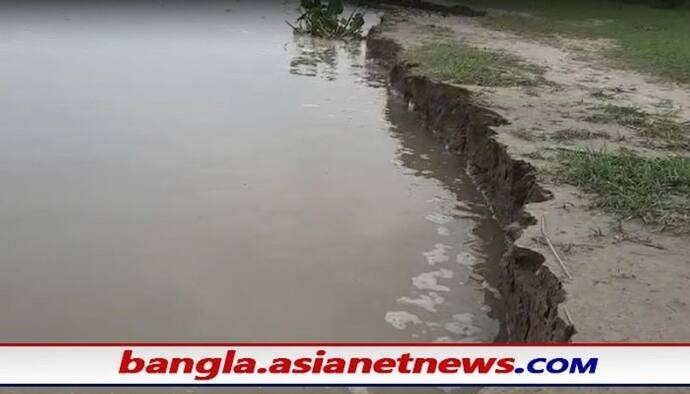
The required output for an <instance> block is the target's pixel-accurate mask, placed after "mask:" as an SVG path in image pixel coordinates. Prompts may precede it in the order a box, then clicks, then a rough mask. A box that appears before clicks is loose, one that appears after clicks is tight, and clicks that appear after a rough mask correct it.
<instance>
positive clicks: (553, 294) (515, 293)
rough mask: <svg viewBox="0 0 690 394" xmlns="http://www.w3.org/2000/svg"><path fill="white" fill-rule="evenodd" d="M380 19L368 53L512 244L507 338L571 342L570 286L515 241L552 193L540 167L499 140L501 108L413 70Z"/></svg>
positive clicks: (504, 266)
mask: <svg viewBox="0 0 690 394" xmlns="http://www.w3.org/2000/svg"><path fill="white" fill-rule="evenodd" d="M380 29H381V27H380V26H375V27H374V28H372V29H371V31H370V32H369V35H368V38H367V48H368V49H367V50H368V55H369V56H370V57H371V58H374V59H377V60H378V61H380V62H381V63H383V64H385V65H386V66H387V67H388V68H389V69H390V84H391V88H392V89H393V90H394V91H395V92H396V93H398V94H400V95H401V96H402V97H403V98H404V99H405V101H407V102H408V105H409V106H410V108H413V109H414V111H415V112H417V113H418V114H419V116H420V117H421V118H422V120H423V121H424V123H425V125H426V127H427V129H428V131H429V132H431V133H433V134H434V135H435V136H436V138H438V140H439V141H440V143H442V144H444V146H445V147H446V148H447V149H448V150H449V151H450V152H452V153H455V154H457V155H460V156H462V157H463V158H464V159H465V160H466V163H467V169H468V172H469V173H470V175H472V177H473V178H474V180H475V182H476V183H477V185H478V187H479V188H480V190H481V191H482V193H483V194H484V196H485V197H486V200H487V203H488V204H489V206H490V208H491V209H492V210H493V212H494V214H495V217H496V219H497V220H498V221H499V222H500V224H501V225H502V226H503V228H504V231H505V235H506V238H507V240H508V242H509V248H508V251H507V252H506V254H505V255H504V256H503V258H502V260H501V263H500V275H499V283H497V284H496V285H497V287H498V288H499V290H500V292H501V296H502V298H503V303H504V308H505V311H506V312H505V317H504V318H505V324H506V332H507V338H506V339H507V340H508V341H527V342H566V341H569V340H570V338H571V337H572V335H573V334H574V332H575V329H574V327H573V325H572V323H571V322H570V321H569V320H568V319H567V318H566V316H565V314H564V313H563V311H562V310H561V308H560V307H559V305H560V304H561V303H562V302H563V301H564V300H565V291H564V290H563V288H562V284H561V282H560V280H559V279H558V277H557V276H556V275H554V274H553V272H551V270H550V269H549V268H548V267H547V266H545V265H544V261H545V259H544V256H542V255H541V254H539V253H537V252H536V251H533V250H531V249H527V248H524V247H520V246H518V245H516V244H515V240H516V239H518V238H519V237H520V235H521V234H522V229H523V228H524V227H526V226H529V225H533V224H535V223H536V220H535V218H534V217H532V216H531V215H530V214H529V213H527V212H525V210H524V207H525V204H527V203H529V202H538V201H544V200H546V199H549V198H550V197H551V196H550V193H549V192H548V191H546V190H544V189H543V188H541V187H540V186H539V185H538V184H537V182H536V176H535V171H534V168H533V167H532V166H531V165H530V164H528V163H526V162H524V161H522V160H515V159H513V158H511V157H510V155H509V154H508V153H507V150H506V147H505V146H504V145H502V144H500V143H498V142H497V141H496V140H495V138H494V136H495V132H494V131H493V130H492V127H493V126H498V125H501V124H504V123H505V120H504V119H503V118H502V117H501V116H500V115H498V114H497V113H495V112H493V111H490V110H488V109H485V108H482V107H481V106H479V105H477V104H476V103H474V102H473V101H472V98H471V96H470V92H469V91H467V90H466V89H463V88H461V87H459V86H454V85H450V84H446V83H443V82H437V81H433V80H430V79H428V78H426V77H422V76H418V75H414V74H413V73H412V72H410V68H409V66H408V65H407V64H405V63H404V62H403V61H401V60H400V59H399V55H400V53H401V47H400V45H399V44H397V43H396V42H395V41H393V40H391V39H389V38H387V37H383V36H382V34H381V32H380Z"/></svg>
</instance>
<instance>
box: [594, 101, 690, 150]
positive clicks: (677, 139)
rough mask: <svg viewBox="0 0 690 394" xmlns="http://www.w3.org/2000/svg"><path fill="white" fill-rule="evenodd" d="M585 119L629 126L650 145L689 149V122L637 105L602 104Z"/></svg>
mask: <svg viewBox="0 0 690 394" xmlns="http://www.w3.org/2000/svg"><path fill="white" fill-rule="evenodd" d="M596 110H597V112H596V113H595V114H592V115H589V116H588V117H586V118H585V120H587V121H590V122H595V123H618V124H620V125H623V126H627V127H630V128H632V129H634V130H635V131H637V133H638V134H639V135H640V136H642V137H645V138H647V139H648V142H649V144H650V145H652V146H658V147H662V148H667V149H690V124H688V123H678V122H676V121H675V120H673V119H672V118H671V117H669V116H665V115H653V114H650V113H648V112H645V111H642V110H641V109H639V108H637V107H632V106H619V105H612V104H608V105H604V106H601V107H598V108H596Z"/></svg>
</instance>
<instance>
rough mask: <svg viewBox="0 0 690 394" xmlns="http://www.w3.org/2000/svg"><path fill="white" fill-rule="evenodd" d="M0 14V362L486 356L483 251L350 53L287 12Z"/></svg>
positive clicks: (449, 182) (474, 228) (45, 7)
mask: <svg viewBox="0 0 690 394" xmlns="http://www.w3.org/2000/svg"><path fill="white" fill-rule="evenodd" d="M2 8H3V9H2V11H1V12H0V58H1V59H2V61H0V81H1V86H2V89H1V90H0V137H1V140H2V143H0V185H2V193H0V263H1V265H0V270H1V271H0V313H1V314H2V328H1V329H0V340H1V341H70V340H71V341H93V340H156V341H164V340H178V341H179V340H186V341H203V340H214V341H217V340H222V341H312V342H313V341H491V340H493V339H494V338H495V337H496V335H497V333H498V331H499V323H498V321H497V320H496V319H495V316H494V315H495V314H494V313H492V311H491V307H490V306H489V304H491V302H489V301H487V300H489V299H490V298H491V296H490V293H491V292H490V291H489V290H491V289H490V287H489V288H488V290H487V287H488V286H487V282H483V281H482V279H481V277H480V276H479V275H484V276H488V277H490V276H491V269H490V267H491V265H492V264H495V263H496V261H497V259H498V257H499V256H500V254H501V252H502V248H503V245H502V241H501V237H500V231H499V230H498V228H497V227H496V225H495V224H494V222H493V221H492V220H491V219H490V215H489V212H488V211H487V210H486V209H485V208H484V207H483V205H482V199H481V197H480V195H479V193H478V192H477V191H476V190H475V188H474V187H473V185H472V183H471V182H470V180H469V179H468V177H467V176H466V175H465V174H464V172H463V171H462V169H463V163H462V161H461V160H460V159H459V158H457V157H454V156H452V155H449V154H447V153H445V152H444V151H443V148H442V147H441V146H439V145H438V144H437V142H436V141H434V140H433V138H431V137H430V136H428V135H427V134H425V133H424V132H423V131H422V129H421V126H420V125H419V123H418V122H417V119H416V117H415V115H414V114H413V113H411V112H408V110H407V108H406V107H405V106H404V105H403V104H402V103H401V102H399V100H397V99H396V98H395V97H394V96H393V95H391V94H389V92H388V90H387V89H386V86H385V77H384V75H385V73H384V72H383V71H382V70H380V69H378V68H377V67H376V66H375V65H374V64H373V63H372V62H371V61H369V60H368V59H367V58H366V47H365V44H364V43H362V42H350V43H345V42H329V41H323V40H315V39H312V38H309V37H297V36H293V34H292V32H291V31H290V29H289V27H288V26H287V25H286V24H285V23H284V21H285V20H292V19H294V18H295V16H296V10H295V8H296V7H295V4H294V3H277V2H276V3H275V4H274V3H271V5H268V4H263V3H256V2H251V1H245V2H242V1H235V0H233V1H225V2H203V3H202V2H191V1H189V2H182V1H180V2H159V1H150V2H138V3H134V2H132V3H126V2H125V3H111V2H91V3H89V4H88V5H86V3H84V4H79V3H74V2H72V3H65V4H58V3H56V2H51V3H43V4H38V3H22V4H16V5H7V4H3V5H2ZM3 390H5V391H4V392H13V391H14V392H21V393H29V392H39V390H34V389H30V390H29V389H22V390H18V389H17V390H9V389H3ZM350 390H351V391H350V392H353V393H366V392H367V391H366V390H365V389H362V388H359V389H350ZM226 391H227V390H226ZM263 391H266V392H281V393H282V392H285V393H287V392H290V393H292V392H295V393H307V392H324V391H328V392H334V393H338V392H344V393H347V392H348V389H346V388H334V389H327V390H326V389H318V390H313V391H310V390H306V389H304V390H303V389H295V388H292V389H263V390H261V389H244V390H243V391H240V390H233V391H232V392H263ZM0 392H3V391H2V390H0ZM40 392H50V393H58V392H59V393H70V392H74V393H89V392H96V390H94V389H60V390H58V389H45V390H40ZM98 392H131V393H134V392H147V393H149V392H152V391H151V390H144V389H131V390H124V389H118V390H114V389H104V390H100V391H98ZM161 392H180V393H185V392H203V390H197V389H179V390H174V389H165V390H163V391H161ZM210 392H219V390H215V391H213V390H211V391H210ZM369 392H370V393H378V392H414V393H424V392H430V393H431V392H437V390H436V389H430V388H425V389H421V388H420V389H412V390H402V389H387V390H382V389H369Z"/></svg>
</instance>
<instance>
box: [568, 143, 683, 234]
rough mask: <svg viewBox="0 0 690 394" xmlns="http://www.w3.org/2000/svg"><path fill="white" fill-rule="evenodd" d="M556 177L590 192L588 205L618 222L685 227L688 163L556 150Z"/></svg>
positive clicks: (624, 154) (678, 159) (675, 159)
mask: <svg viewBox="0 0 690 394" xmlns="http://www.w3.org/2000/svg"><path fill="white" fill-rule="evenodd" d="M559 161H560V163H561V170H562V171H561V172H559V174H560V175H559V178H560V179H562V180H563V181H564V182H566V183H569V184H572V185H575V186H577V187H579V188H581V189H582V190H584V191H586V192H588V193H592V194H593V196H594V198H593V204H594V206H595V207H596V208H600V209H603V210H604V211H606V212H609V213H612V214H614V215H616V216H618V217H619V218H622V219H640V220H642V221H643V222H645V223H647V224H653V225H663V226H671V227H676V228H677V227H683V228H684V229H687V226H688V225H689V224H690V159H688V158H686V157H679V156H671V157H665V158H644V157H641V156H638V155H636V154H634V153H632V152H629V151H624V152H621V153H617V154H613V153H606V152H571V151H568V152H562V153H561V154H560V155H559Z"/></svg>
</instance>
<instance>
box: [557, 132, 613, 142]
mask: <svg viewBox="0 0 690 394" xmlns="http://www.w3.org/2000/svg"><path fill="white" fill-rule="evenodd" d="M598 138H601V139H609V135H608V134H606V133H604V132H601V131H591V130H585V129H562V130H558V131H555V132H554V133H553V134H551V139H552V140H554V141H561V142H562V141H569V140H593V139H598Z"/></svg>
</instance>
